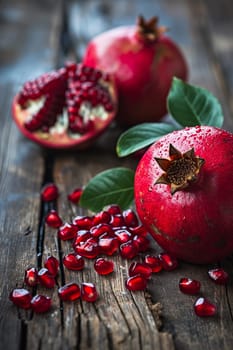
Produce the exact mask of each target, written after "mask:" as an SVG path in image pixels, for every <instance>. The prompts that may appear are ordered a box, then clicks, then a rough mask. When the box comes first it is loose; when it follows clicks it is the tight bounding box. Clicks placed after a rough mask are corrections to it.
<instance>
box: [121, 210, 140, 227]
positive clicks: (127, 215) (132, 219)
mask: <svg viewBox="0 0 233 350" xmlns="http://www.w3.org/2000/svg"><path fill="white" fill-rule="evenodd" d="M123 218H124V221H125V224H126V225H127V226H129V227H136V226H138V218H137V215H136V214H135V212H134V211H133V210H131V209H128V210H124V211H123Z"/></svg>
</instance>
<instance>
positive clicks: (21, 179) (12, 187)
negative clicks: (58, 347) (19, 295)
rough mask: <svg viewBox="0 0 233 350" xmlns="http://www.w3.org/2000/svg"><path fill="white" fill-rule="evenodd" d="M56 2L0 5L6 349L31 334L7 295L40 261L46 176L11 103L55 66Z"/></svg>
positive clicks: (0, 333) (0, 259) (0, 318)
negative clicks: (42, 192) (42, 194)
mask: <svg viewBox="0 0 233 350" xmlns="http://www.w3.org/2000/svg"><path fill="white" fill-rule="evenodd" d="M55 4H56V6H58V2H57V1H56V2H55V1H48V2H46V4H44V5H45V6H41V3H40V4H39V3H37V2H30V1H28V2H25V1H22V2H21V1H6V2H1V21H0V31H1V38H0V47H1V51H2V53H1V68H0V76H1V80H0V90H1V94H0V104H1V115H0V118H1V128H0V166H1V174H0V175H1V177H0V208H1V210H0V239H1V252H2V254H1V256H0V278H1V286H0V295H1V308H0V344H1V347H2V348H6V349H18V348H22V349H23V348H24V349H25V348H26V344H27V340H28V337H30V335H31V336H32V334H31V333H30V330H29V331H28V328H29V327H28V325H29V323H30V321H31V319H32V314H31V312H22V311H17V309H16V308H15V307H14V306H13V305H11V303H10V302H9V299H8V295H9V292H10V290H11V289H12V288H14V287H16V286H19V287H20V286H22V284H23V278H24V270H25V269H26V268H27V267H28V266H31V265H34V266H36V263H37V235H38V227H39V224H40V222H39V221H40V188H41V184H42V182H43V177H44V160H43V152H42V151H41V149H40V148H39V147H38V146H37V145H35V144H32V143H31V142H29V141H27V140H26V139H25V138H24V137H23V136H22V135H21V134H20V133H19V131H18V130H17V128H16V126H15V125H14V123H13V121H12V117H11V102H12V99H13V96H14V94H15V93H16V92H17V90H18V88H19V86H20V85H21V84H22V83H23V82H24V81H25V80H27V79H29V78H32V77H35V76H37V75H38V74H41V73H42V72H44V71H46V70H49V69H51V68H52V67H54V65H55V61H56V55H55V50H54V49H52V45H54V42H53V43H51V38H52V37H51V28H53V26H54V21H53V18H54V17H53V16H51V15H50V14H51V13H53V10H54V8H55ZM42 324H43V322H42ZM28 335H29V336H28ZM54 338H56V337H55V336H54ZM38 346H39V344H38ZM35 348H36V347H35Z"/></svg>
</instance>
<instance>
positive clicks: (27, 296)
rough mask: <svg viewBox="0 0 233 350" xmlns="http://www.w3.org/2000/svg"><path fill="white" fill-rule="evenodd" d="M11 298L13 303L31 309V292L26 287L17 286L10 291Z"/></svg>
mask: <svg viewBox="0 0 233 350" xmlns="http://www.w3.org/2000/svg"><path fill="white" fill-rule="evenodd" d="M9 299H10V300H11V301H12V303H13V304H15V305H16V306H18V307H20V308H22V309H30V308H31V299H32V296H31V293H30V292H29V291H28V290H26V289H24V288H16V289H13V290H12V291H11V292H10V296H9Z"/></svg>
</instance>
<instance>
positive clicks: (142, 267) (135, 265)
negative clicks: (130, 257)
mask: <svg viewBox="0 0 233 350" xmlns="http://www.w3.org/2000/svg"><path fill="white" fill-rule="evenodd" d="M151 274H152V269H151V268H150V266H148V265H147V264H145V263H140V262H137V261H134V262H132V263H131V265H130V267H129V276H130V277H132V276H135V275H141V276H143V277H144V278H146V279H148V278H150V277H151Z"/></svg>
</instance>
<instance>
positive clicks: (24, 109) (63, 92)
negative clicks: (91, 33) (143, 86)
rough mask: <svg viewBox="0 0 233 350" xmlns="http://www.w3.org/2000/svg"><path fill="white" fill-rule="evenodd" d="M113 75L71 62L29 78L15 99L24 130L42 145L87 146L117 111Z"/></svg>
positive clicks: (15, 117) (14, 104) (18, 116)
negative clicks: (34, 77) (30, 79)
mask: <svg viewBox="0 0 233 350" xmlns="http://www.w3.org/2000/svg"><path fill="white" fill-rule="evenodd" d="M116 105H117V96H116V87H115V83H114V81H113V79H112V77H111V76H110V75H108V74H105V73H104V72H102V71H100V70H97V69H93V68H90V67H86V66H84V65H83V64H75V63H69V64H67V65H66V66H65V67H64V68H61V69H58V70H56V71H53V72H49V73H45V74H43V75H41V76H40V77H38V78H36V79H34V80H32V81H28V82H26V83H25V84H24V85H23V87H22V88H21V90H20V91H19V93H18V94H17V95H16V97H15V98H14V101H13V110H12V111H13V117H14V120H15V122H16V124H17V125H18V127H19V129H20V130H21V132H22V133H23V134H24V135H25V136H26V137H28V138H29V139H31V140H32V141H35V142H37V143H39V144H40V145H42V146H45V147H48V148H55V149H68V148H85V147H87V146H89V145H90V144H91V142H92V141H93V140H94V139H95V138H96V137H97V136H99V135H100V134H101V133H102V132H103V131H104V130H105V129H106V128H107V127H108V126H109V124H110V123H111V122H112V120H113V118H114V117H115V113H116Z"/></svg>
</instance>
